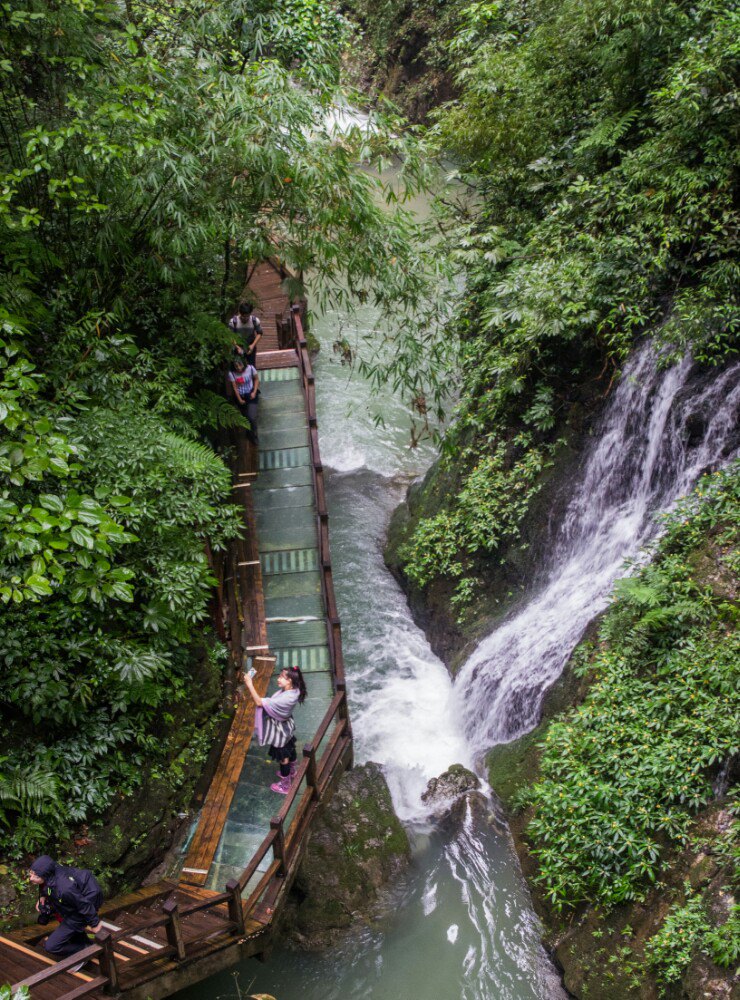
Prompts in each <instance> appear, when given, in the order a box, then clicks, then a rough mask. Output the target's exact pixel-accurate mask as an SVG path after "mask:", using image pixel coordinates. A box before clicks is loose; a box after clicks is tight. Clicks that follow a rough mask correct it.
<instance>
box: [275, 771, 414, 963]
mask: <svg viewBox="0 0 740 1000" xmlns="http://www.w3.org/2000/svg"><path fill="white" fill-rule="evenodd" d="M410 857H411V850H410V846H409V840H408V837H407V835H406V831H405V830H404V828H403V826H402V825H401V822H400V820H399V819H398V817H397V816H396V814H395V812H394V811H393V803H392V802H391V795H390V791H389V790H388V785H387V784H386V781H385V778H384V777H383V772H382V771H381V769H380V767H379V766H378V765H377V764H373V763H368V764H364V765H362V766H361V767H357V768H355V769H354V770H353V771H349V772H348V773H347V774H345V775H343V777H342V779H341V781H340V782H339V786H338V788H337V791H336V792H335V793H334V795H333V797H332V798H331V800H330V801H329V802H328V804H327V805H326V806H325V807H324V809H323V810H322V812H321V814H320V815H319V817H318V818H317V820H316V822H315V824H314V827H313V829H312V831H311V838H310V841H309V844H308V848H307V850H306V855H305V857H304V859H303V862H302V863H301V866H300V868H299V870H298V874H297V876H296V880H295V883H294V885H293V889H292V892H291V900H290V905H289V906H288V909H287V914H286V918H285V919H286V933H287V934H288V937H289V939H290V940H291V941H292V942H293V944H295V945H297V946H298V947H301V948H305V949H310V950H318V949H322V948H328V947H330V946H331V945H332V944H333V943H334V941H335V940H336V938H337V936H338V935H339V934H340V933H341V932H342V931H343V930H344V929H346V928H348V927H349V926H350V925H351V924H352V923H353V922H354V921H356V920H360V919H364V920H367V919H372V918H373V917H375V916H378V915H379V914H380V913H381V912H382V909H383V905H382V904H383V899H384V895H385V892H384V891H385V890H386V889H392V888H393V887H394V886H395V884H396V883H397V880H398V878H399V876H401V874H402V873H403V871H404V870H405V869H406V867H407V865H408V863H409V861H410Z"/></svg>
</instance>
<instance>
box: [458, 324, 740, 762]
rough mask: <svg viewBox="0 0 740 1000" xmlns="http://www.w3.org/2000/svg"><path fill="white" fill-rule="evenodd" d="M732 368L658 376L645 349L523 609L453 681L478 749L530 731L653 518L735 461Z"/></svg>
mask: <svg viewBox="0 0 740 1000" xmlns="http://www.w3.org/2000/svg"><path fill="white" fill-rule="evenodd" d="M739 409H740V364H738V363H735V364H733V365H731V366H729V367H727V368H725V369H724V370H723V371H721V372H719V373H717V372H713V373H711V374H710V375H706V374H705V375H697V372H696V366H695V365H693V364H692V362H691V360H690V359H688V358H686V359H684V360H683V361H681V362H680V363H678V364H676V365H674V366H672V367H671V368H669V369H668V370H663V369H661V367H660V365H659V364H658V358H657V355H656V352H655V350H654V348H653V347H652V346H651V345H650V344H649V343H646V344H644V345H643V346H642V347H641V348H640V349H639V350H638V351H637V352H636V353H635V354H634V355H633V357H632V358H631V360H630V362H629V363H628V364H627V365H626V366H625V370H624V373H623V375H622V379H621V381H620V383H619V385H618V386H617V388H616V390H615V392H614V394H613V396H612V397H611V399H610V401H609V402H608V404H607V406H606V409H605V412H604V414H603V416H602V419H601V421H600V422H599V424H598V426H597V427H596V429H595V432H594V437H593V440H592V442H591V445H590V447H589V448H588V449H587V452H586V455H585V457H584V461H583V464H582V468H581V471H580V474H579V476H578V477H577V479H576V482H575V484H574V487H573V493H572V496H571V497H570V500H569V502H568V505H567V507H566V510H565V514H564V516H563V519H562V521H561V523H560V524H558V525H557V526H555V527H554V528H553V529H552V530H551V537H550V544H549V546H548V549H549V552H548V556H547V557H546V559H545V564H544V566H543V567H542V569H541V571H540V572H539V573H538V577H537V579H536V580H535V581H533V584H532V588H531V593H530V595H529V598H528V599H527V601H526V602H525V603H524V604H523V605H520V606H519V608H518V609H517V610H515V611H514V612H512V614H511V615H510V616H509V617H508V619H506V620H505V621H504V622H503V623H502V624H501V625H500V626H499V627H498V628H496V629H495V630H494V631H493V632H492V633H491V634H490V635H489V636H488V637H487V638H485V639H484V640H483V641H482V642H481V643H480V644H479V645H478V646H477V648H476V649H475V650H474V652H473V654H472V655H471V656H470V658H469V659H468V660H467V662H466V663H465V664H464V666H463V667H462V669H461V671H460V674H459V676H458V678H457V680H456V682H455V688H456V694H457V698H458V700H459V701H460V702H461V703H462V704H463V705H464V713H465V718H466V726H467V730H468V736H469V737H470V739H471V741H473V742H474V743H475V745H477V746H478V747H479V748H485V747H490V746H493V745H495V744H496V743H504V742H507V741H509V740H513V739H516V737H518V736H521V735H523V734H524V733H526V732H528V731H529V730H530V729H531V728H532V727H533V726H534V725H536V723H537V721H538V719H539V714H540V707H541V704H542V698H543V695H544V693H545V691H546V690H547V689H548V688H549V687H550V686H551V685H552V684H553V683H554V681H555V680H556V679H557V678H558V677H559V676H560V674H561V672H562V670H563V668H564V666H565V664H566V663H567V661H568V658H569V657H570V655H571V653H572V651H573V649H574V647H575V646H576V645H577V643H578V641H579V640H580V638H581V637H582V635H583V633H584V631H585V629H586V627H587V625H588V624H589V622H590V621H591V620H592V619H593V618H594V616H595V615H597V614H598V613H599V612H600V611H602V610H603V608H604V607H605V606H606V603H607V599H608V596H609V593H610V591H611V589H612V586H613V584H614V581H615V580H616V579H617V578H618V577H619V576H621V575H624V573H625V560H630V559H631V560H634V559H638V558H639V556H640V551H641V549H642V547H643V546H644V545H645V543H646V542H647V541H649V540H650V538H651V537H653V536H654V535H655V533H656V531H657V529H658V524H657V522H656V518H655V514H656V512H658V511H661V510H666V509H667V508H669V507H670V506H671V504H672V503H674V502H675V501H676V500H677V499H678V498H679V497H680V496H682V495H683V494H685V493H686V492H687V491H688V490H689V489H690V488H691V487H692V486H693V484H694V483H695V482H696V480H697V479H698V478H699V476H700V475H701V474H702V473H703V472H706V471H709V470H711V469H713V468H716V467H717V466H719V465H721V464H723V463H725V462H726V461H728V460H729V459H730V458H732V457H734V456H735V455H736V454H737V453H738V449H739V447H740V441H739V440H738V426H739V423H738V410H739Z"/></svg>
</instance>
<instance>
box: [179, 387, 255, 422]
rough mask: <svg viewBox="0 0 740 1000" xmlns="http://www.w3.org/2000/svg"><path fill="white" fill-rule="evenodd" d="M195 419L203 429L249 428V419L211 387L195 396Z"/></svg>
mask: <svg viewBox="0 0 740 1000" xmlns="http://www.w3.org/2000/svg"><path fill="white" fill-rule="evenodd" d="M193 420H194V422H195V424H196V426H198V427H199V428H201V429H202V430H212V429H213V428H225V429H227V430H228V429H230V428H232V427H241V428H242V429H244V430H248V429H249V426H250V424H249V421H248V420H247V418H246V417H245V416H244V415H243V414H242V413H240V412H239V411H238V410H237V408H236V407H235V406H234V404H233V403H231V402H229V400H228V399H225V398H224V397H223V396H219V394H218V393H217V392H211V390H210V389H203V390H202V392H199V393H198V395H197V396H196V397H195V401H194V405H193Z"/></svg>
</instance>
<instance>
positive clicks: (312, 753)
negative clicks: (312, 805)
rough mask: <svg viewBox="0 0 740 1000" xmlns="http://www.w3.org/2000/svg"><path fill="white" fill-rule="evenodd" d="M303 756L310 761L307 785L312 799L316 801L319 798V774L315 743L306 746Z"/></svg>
mask: <svg viewBox="0 0 740 1000" xmlns="http://www.w3.org/2000/svg"><path fill="white" fill-rule="evenodd" d="M303 756H304V757H306V758H307V759H308V767H307V768H306V784H307V785H308V787H309V788H310V789H311V798H312V799H313V800H314V801H315V800H316V799H318V797H319V772H318V770H317V768H316V747H314V745H313V743H307V744H306V745H305V747H304V748H303Z"/></svg>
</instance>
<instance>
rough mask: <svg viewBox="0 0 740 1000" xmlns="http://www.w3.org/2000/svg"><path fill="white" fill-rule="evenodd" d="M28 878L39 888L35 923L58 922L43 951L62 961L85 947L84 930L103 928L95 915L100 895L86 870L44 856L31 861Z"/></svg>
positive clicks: (99, 902) (98, 888) (100, 900)
mask: <svg viewBox="0 0 740 1000" xmlns="http://www.w3.org/2000/svg"><path fill="white" fill-rule="evenodd" d="M28 877H29V879H30V880H31V882H32V883H33V884H34V885H36V886H38V887H39V899H38V902H37V903H36V911H37V912H38V915H39V916H38V922H39V923H40V924H42V925H43V924H48V923H49V922H50V921H51V920H53V919H56V920H58V921H59V926H58V927H57V928H56V930H53V931H52V932H51V934H50V935H49V936H48V938H47V939H46V940H45V941H44V948H45V950H46V951H47V952H48V953H49V954H50V955H52V956H53V957H54V958H66V957H67V955H74V953H75V952H77V951H81V950H82V949H83V948H87V946H88V945H89V944H90V941H88V938H87V930H86V928H89V929H90V930H91V931H92V932H93V933H96V932H97V931H99V930H100V929H101V928H102V926H103V925H102V924H101V922H100V917H99V916H98V910H99V909H100V907H101V906H102V903H103V892H102V890H101V888H100V885H99V884H98V880H97V879H96V878H95V876H94V875H93V873H92V872H91V871H88V870H87V868H67V867H65V866H63V865H58V864H57V863H56V861H54V860H53V859H52V858H50V857H49V856H48V854H44V855H42V856H41V857H40V858H36V860H35V861H34V862H33V864H32V865H31V868H30V870H29V872H28Z"/></svg>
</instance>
